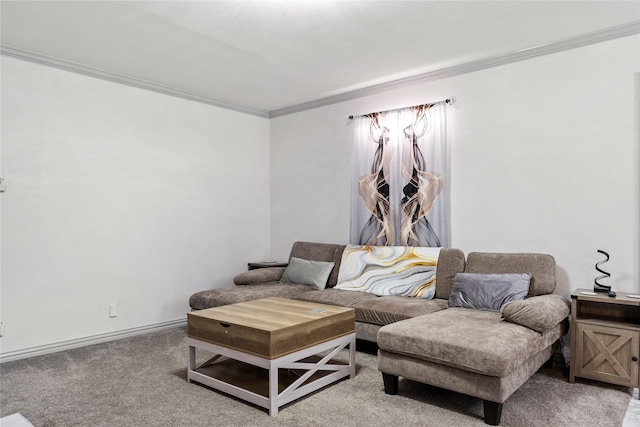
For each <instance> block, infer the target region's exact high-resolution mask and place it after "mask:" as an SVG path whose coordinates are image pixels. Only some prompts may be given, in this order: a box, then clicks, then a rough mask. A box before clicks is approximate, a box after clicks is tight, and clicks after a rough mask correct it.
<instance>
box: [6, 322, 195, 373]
mask: <svg viewBox="0 0 640 427" xmlns="http://www.w3.org/2000/svg"><path fill="white" fill-rule="evenodd" d="M186 324H187V319H186V318H182V319H176V320H169V321H166V322H160V323H154V324H151V325H145V326H138V327H135V328H129V329H122V330H119V331H113V332H107V333H104V334H98V335H91V336H88V337H82V338H76V339H73V340H68V341H60V342H57V343H52V344H47V345H41V346H36V347H30V348H26V349H22V350H15V351H8V352H6V353H0V363H4V362H11V361H14V360H20V359H26V358H28V357H33V356H41V355H43V354H49V353H55V352H58V351H63V350H70V349H72V348H78V347H84V346H87V345H93V344H100V343H103V342H108V341H115V340H119V339H122V338H127V337H132V336H135V335H141V334H145V333H149V332H156V331H161V330H164V329H170V328H177V327H179V326H185V325H186Z"/></svg>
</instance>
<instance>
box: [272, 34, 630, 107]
mask: <svg viewBox="0 0 640 427" xmlns="http://www.w3.org/2000/svg"><path fill="white" fill-rule="evenodd" d="M636 34H640V21H633V22H629V23H627V24H622V25H618V26H615V27H610V28H606V29H604V30H599V31H594V32H591V33H586V34H581V35H579V36H575V37H570V38H567V39H563V40H559V41H556V42H552V43H548V44H544V45H540V46H534V47H530V48H527V49H521V50H518V51H515V52H511V53H506V54H502V55H497V56H492V57H489V58H484V59H479V60H476V61H470V62H466V63H463V64H458V65H454V66H451V67H447V68H442V69H439V70H435V71H430V72H427V73H424V74H418V75H416V76H411V77H405V78H402V79H398V80H394V81H390V82H386V83H380V84H377V85H373V86H367V87H364V88H362V89H356V90H353V91H349V92H344V93H340V94H337V95H333V96H329V97H326V98H320V99H316V100H314V101H309V102H304V103H302V104H297V105H292V106H290V107H285V108H280V109H277V110H272V111H270V112H269V117H270V118H274V117H279V116H285V115H288V114H293V113H298V112H301V111H305V110H311V109H313V108H318V107H324V106H327V105H331V104H337V103H339V102H344V101H350V100H353V99H357V98H362V97H365V96H371V95H377V94H379V93H383V92H387V91H390V90H393V89H398V88H402V87H405V86H413V85H418V84H422V83H428V82H432V81H435V80H441V79H446V78H449V77H455V76H459V75H462V74H467V73H472V72H474V71H480V70H485V69H487V68H493V67H498V66H500V65H506V64H511V63H514V62H518V61H523V60H525V59H530V58H536V57H538V56H543V55H549V54H552V53H556V52H562V51H565V50H570V49H575V48H579V47H583V46H588V45H592V44H596V43H601V42H605V41H609V40H615V39H619V38H622V37H628V36H632V35H636Z"/></svg>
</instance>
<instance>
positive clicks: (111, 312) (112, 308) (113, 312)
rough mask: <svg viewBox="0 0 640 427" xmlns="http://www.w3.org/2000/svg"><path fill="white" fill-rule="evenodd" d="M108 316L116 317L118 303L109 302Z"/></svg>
mask: <svg viewBox="0 0 640 427" xmlns="http://www.w3.org/2000/svg"><path fill="white" fill-rule="evenodd" d="M109 317H118V303H115V302H113V303H111V304H109Z"/></svg>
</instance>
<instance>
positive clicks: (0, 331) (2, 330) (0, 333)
mask: <svg viewBox="0 0 640 427" xmlns="http://www.w3.org/2000/svg"><path fill="white" fill-rule="evenodd" d="M3 333H4V328H3V325H2V322H0V338H2V334H3Z"/></svg>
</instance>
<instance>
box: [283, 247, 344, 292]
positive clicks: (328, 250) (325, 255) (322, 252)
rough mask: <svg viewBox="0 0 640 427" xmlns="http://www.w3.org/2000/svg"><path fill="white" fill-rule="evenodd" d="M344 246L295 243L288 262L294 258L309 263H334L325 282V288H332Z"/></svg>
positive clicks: (335, 281)
mask: <svg viewBox="0 0 640 427" xmlns="http://www.w3.org/2000/svg"><path fill="white" fill-rule="evenodd" d="M345 246H346V245H336V244H333V243H313V242H295V243H294V244H293V246H292V247H291V254H290V255H289V260H291V258H292V257H295V258H302V259H306V260H310V261H325V262H334V263H335V266H334V267H333V270H331V274H330V275H329V280H327V288H333V287H334V286H335V285H336V283H337V282H338V271H340V261H341V260H342V252H343V251H344V248H345Z"/></svg>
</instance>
